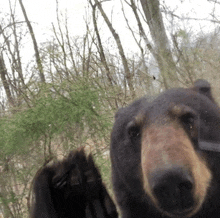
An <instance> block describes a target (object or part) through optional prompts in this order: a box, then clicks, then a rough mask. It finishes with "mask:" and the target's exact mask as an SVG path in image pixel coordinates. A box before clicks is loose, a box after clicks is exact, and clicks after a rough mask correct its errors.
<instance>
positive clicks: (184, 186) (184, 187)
mask: <svg viewBox="0 0 220 218" xmlns="http://www.w3.org/2000/svg"><path fill="white" fill-rule="evenodd" d="M178 188H179V190H180V191H183V192H184V191H191V190H192V188H193V184H192V182H191V181H185V182H181V183H180V184H179V185H178Z"/></svg>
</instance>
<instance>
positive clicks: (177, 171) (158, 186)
mask: <svg viewBox="0 0 220 218" xmlns="http://www.w3.org/2000/svg"><path fill="white" fill-rule="evenodd" d="M149 183H150V187H151V189H152V191H153V194H154V196H155V197H156V199H157V201H158V203H159V206H160V207H161V208H162V209H163V210H165V211H167V212H170V213H173V214H175V213H177V214H181V213H184V212H186V211H189V210H190V209H191V208H192V206H193V203H194V201H193V186H194V184H193V178H192V176H191V175H190V173H189V172H188V171H187V170H184V169H183V168H181V167H173V168H171V169H164V170H162V169H160V170H156V171H155V172H153V173H152V174H151V175H150V179H149Z"/></svg>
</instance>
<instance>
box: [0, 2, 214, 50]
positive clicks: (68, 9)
mask: <svg viewBox="0 0 220 218" xmlns="http://www.w3.org/2000/svg"><path fill="white" fill-rule="evenodd" d="M8 2H9V0H1V3H3V4H1V5H0V13H1V14H2V15H3V16H4V14H7V13H8V12H9V6H8V5H9V3H8ZM11 2H12V5H14V2H16V5H17V7H16V10H15V11H16V12H15V13H16V15H17V17H18V18H19V20H23V15H22V12H21V9H20V6H19V3H18V0H11ZM160 2H161V4H162V6H163V5H164V2H165V5H166V6H167V7H168V8H169V10H171V11H173V13H175V14H177V15H178V16H179V17H189V16H190V17H194V18H197V19H198V18H201V19H203V18H208V17H209V14H210V13H211V11H212V7H213V4H211V3H209V2H208V1H207V0H176V1H173V0H160ZM23 4H24V6H25V9H26V12H27V15H28V18H29V20H30V21H31V22H32V25H33V28H34V32H35V35H36V38H37V42H38V43H40V42H44V41H47V40H48V39H51V35H52V32H51V29H52V23H53V24H55V26H56V24H57V20H56V0H23ZM103 8H104V10H105V11H106V13H107V14H108V16H109V18H111V20H112V23H113V26H114V28H115V29H116V31H117V32H118V34H119V35H120V37H121V41H122V43H123V46H124V47H125V49H127V51H128V52H133V51H137V50H138V48H137V46H136V44H135V42H134V39H133V37H132V35H131V33H130V32H129V30H128V28H127V26H126V23H125V20H124V18H123V14H122V10H121V1H120V0H110V1H107V2H104V3H103ZM162 8H163V7H162ZM59 10H60V12H61V13H62V14H63V16H64V17H65V16H67V17H68V23H69V32H70V34H71V35H72V36H83V35H84V34H85V30H86V26H85V19H88V17H89V16H91V10H88V0H59ZM1 14H0V16H1ZM126 16H127V17H128V18H129V22H130V24H131V26H132V27H133V29H134V30H136V31H138V29H137V25H136V21H135V18H134V15H133V13H132V11H131V10H130V9H129V8H127V9H126ZM64 17H63V20H64ZM60 19H62V16H60ZM100 20H101V19H100ZM88 21H90V22H91V18H90V19H88ZM164 22H165V24H166V26H167V27H168V28H169V29H172V28H173V25H172V23H170V17H169V16H165V19H164ZM184 25H185V27H188V28H189V27H190V28H191V29H192V30H193V31H194V32H196V31H197V32H200V31H201V30H202V31H203V32H204V33H206V32H210V31H211V30H213V28H214V26H213V25H211V24H210V23H207V22H198V20H196V21H193V20H191V21H190V22H189V21H184V22H182V23H181V25H179V28H182V27H184ZM99 28H100V29H101V30H102V38H103V39H104V40H106V39H108V38H109V37H110V36H111V34H110V32H109V30H108V28H107V27H106V24H105V23H104V22H103V21H102V22H99ZM177 28H178V26H177ZM147 33H149V31H148V30H147ZM29 40H30V39H29ZM104 40H103V41H104Z"/></svg>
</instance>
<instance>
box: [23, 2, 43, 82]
mask: <svg viewBox="0 0 220 218" xmlns="http://www.w3.org/2000/svg"><path fill="white" fill-rule="evenodd" d="M19 3H20V6H21V10H22V12H23V15H24V18H25V21H26V23H27V26H28V29H29V32H30V35H31V38H32V41H33V45H34V51H35V58H36V62H37V67H38V70H39V75H40V80H41V82H43V83H45V76H44V73H43V66H42V63H41V59H40V54H39V50H38V46H37V41H36V38H35V35H34V31H33V28H32V26H31V23H30V21H29V19H28V17H27V13H26V10H25V8H24V5H23V3H22V0H19Z"/></svg>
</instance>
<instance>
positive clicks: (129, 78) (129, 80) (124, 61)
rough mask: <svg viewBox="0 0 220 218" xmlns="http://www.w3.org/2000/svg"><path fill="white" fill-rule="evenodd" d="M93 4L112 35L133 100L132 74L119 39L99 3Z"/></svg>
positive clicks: (96, 0)
mask: <svg viewBox="0 0 220 218" xmlns="http://www.w3.org/2000/svg"><path fill="white" fill-rule="evenodd" d="M95 4H96V5H97V6H98V9H99V11H100V12H101V15H102V17H103V18H104V20H105V22H106V24H107V26H108V28H109V30H110V31H111V33H112V35H113V37H114V39H115V42H116V45H117V47H118V51H119V54H120V56H121V59H122V64H123V67H124V73H125V78H126V81H127V84H128V87H129V90H130V93H131V96H132V98H134V97H135V90H134V86H133V82H132V74H131V72H130V69H129V67H128V62H127V59H126V56H125V53H124V49H123V47H122V44H121V40H120V37H119V35H118V34H117V33H116V31H115V29H114V28H113V26H112V23H111V22H110V20H109V19H108V17H107V15H106V13H105V12H104V10H103V8H102V5H101V3H100V2H99V1H98V0H95ZM125 88H126V87H125Z"/></svg>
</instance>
